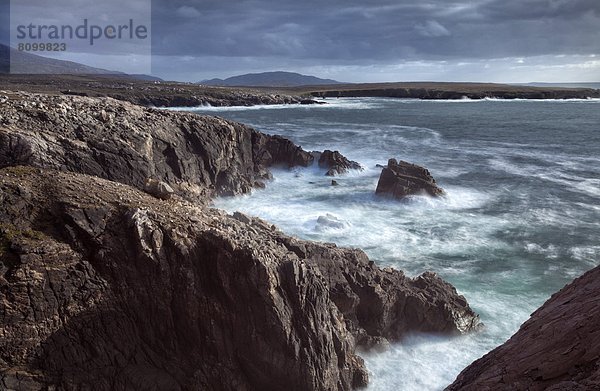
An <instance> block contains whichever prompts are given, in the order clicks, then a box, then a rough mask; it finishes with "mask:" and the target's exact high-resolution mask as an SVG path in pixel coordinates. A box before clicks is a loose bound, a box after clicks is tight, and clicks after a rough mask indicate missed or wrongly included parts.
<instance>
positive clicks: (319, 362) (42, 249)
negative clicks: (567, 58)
mask: <svg viewBox="0 0 600 391" xmlns="http://www.w3.org/2000/svg"><path fill="white" fill-rule="evenodd" d="M0 201H1V202H0V221H2V224H0V382H1V383H0V384H2V387H5V388H7V389H27V390H46V389H94V390H101V391H102V390H132V389H160V390H167V389H168V390H200V389H201V390H217V389H218V390H226V391H227V390H248V391H250V390H281V389H286V390H298V391H304V390H350V389H353V388H359V387H362V386H364V385H365V384H366V382H367V378H368V377H367V373H366V370H365V367H364V364H363V361H362V359H361V358H360V357H359V356H357V354H356V348H357V346H358V345H363V346H367V347H368V346H373V345H380V344H382V343H385V341H386V340H387V339H389V340H397V339H399V338H401V337H402V335H404V334H405V333H407V332H411V331H426V332H443V333H463V332H467V331H469V330H472V329H474V328H476V327H477V325H478V323H479V322H478V318H477V316H476V315H475V314H474V313H473V312H472V311H471V309H470V308H469V306H468V304H467V303H466V301H465V299H464V298H463V297H462V296H459V295H458V294H457V293H456V291H455V290H454V288H453V287H452V286H450V285H449V284H447V283H445V282H444V281H442V280H441V279H440V278H439V277H437V276H435V275H433V274H431V273H426V274H424V275H423V276H421V277H418V278H416V279H413V278H408V277H406V276H405V275H404V274H403V273H402V272H399V271H396V270H393V269H389V268H388V269H380V268H379V267H377V266H376V265H375V264H374V263H373V262H372V261H369V259H368V258H367V256H366V255H365V254H364V253H363V252H362V251H360V250H356V249H343V248H338V247H336V246H335V245H332V244H321V243H312V242H307V241H302V240H298V239H294V238H291V237H288V236H286V235H284V234H283V233H281V232H280V231H278V230H277V229H276V228H275V227H274V226H272V225H270V224H267V223H265V222H263V221H262V220H259V219H256V218H252V217H249V216H245V215H242V214H239V213H237V214H235V215H234V216H228V215H227V214H225V213H224V212H221V211H218V210H215V209H212V208H206V207H202V206H199V204H197V203H190V202H187V201H185V200H183V199H182V198H180V197H178V196H176V195H175V196H173V197H171V199H169V200H167V201H162V200H159V199H156V198H155V197H152V196H150V195H148V194H146V193H144V192H141V191H139V190H137V189H135V188H133V187H131V186H127V185H123V184H120V183H117V182H112V181H107V180H104V179H99V178H95V177H91V176H86V175H81V174H74V173H68V172H57V171H51V170H43V169H37V168H29V167H12V168H5V169H2V170H0Z"/></svg>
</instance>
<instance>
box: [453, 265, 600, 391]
mask: <svg viewBox="0 0 600 391" xmlns="http://www.w3.org/2000/svg"><path fill="white" fill-rule="evenodd" d="M599 297H600V267H596V268H594V269H592V270H591V271H589V272H587V273H585V274H584V275H583V276H581V277H579V278H577V279H576V280H575V281H573V282H572V283H571V284H569V285H567V286H566V287H564V288H563V289H561V290H560V291H559V292H557V293H555V294H554V295H553V296H552V297H551V298H550V299H549V300H548V301H547V302H546V303H545V304H544V305H543V306H541V307H540V308H539V309H538V310H536V311H535V312H534V313H533V314H532V315H531V318H529V320H528V321H527V322H525V323H523V325H522V326H521V328H520V329H519V331H518V332H517V333H516V334H515V335H513V336H512V337H511V338H510V339H509V340H508V341H507V342H505V343H504V344H502V345H500V346H499V347H497V348H496V349H494V350H492V351H491V352H490V353H488V354H486V355H485V356H483V357H482V358H480V359H479V360H477V361H475V362H474V363H472V364H471V365H469V366H468V367H467V368H466V369H465V370H463V371H462V372H461V374H460V375H459V376H458V377H457V379H456V380H455V381H454V383H452V384H451V385H450V386H449V387H448V388H447V389H446V390H448V391H455V390H456V391H458V390H461V391H475V390H477V391H480V390H506V391H508V390H531V391H541V390H549V391H562V390H579V391H584V390H600V327H598V325H600V305H598V298H599Z"/></svg>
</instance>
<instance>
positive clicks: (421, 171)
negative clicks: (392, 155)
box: [375, 159, 444, 200]
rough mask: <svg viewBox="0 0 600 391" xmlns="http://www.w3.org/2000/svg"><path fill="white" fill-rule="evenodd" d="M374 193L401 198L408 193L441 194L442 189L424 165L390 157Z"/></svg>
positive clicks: (408, 194)
mask: <svg viewBox="0 0 600 391" xmlns="http://www.w3.org/2000/svg"><path fill="white" fill-rule="evenodd" d="M375 194H379V195H385V196H390V197H393V198H395V199H399V200H401V199H403V198H405V197H407V196H410V195H418V194H426V195H430V196H433V197H437V196H441V195H443V194H444V191H443V190H442V189H441V188H440V187H438V185H437V184H436V182H435V179H433V176H431V174H430V173H429V170H427V169H426V168H424V167H421V166H418V165H416V164H412V163H408V162H405V161H402V160H401V161H400V162H398V161H396V159H390V160H389V161H388V164H387V167H384V168H383V170H382V171H381V175H380V176H379V181H378V182H377V189H376V190H375Z"/></svg>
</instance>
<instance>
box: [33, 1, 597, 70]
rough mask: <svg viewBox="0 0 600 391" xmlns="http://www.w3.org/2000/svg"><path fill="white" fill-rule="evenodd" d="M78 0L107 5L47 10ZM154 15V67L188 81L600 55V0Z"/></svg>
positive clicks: (175, 8) (263, 4) (204, 6)
mask: <svg viewBox="0 0 600 391" xmlns="http://www.w3.org/2000/svg"><path fill="white" fill-rule="evenodd" d="M23 1H27V2H31V3H35V2H38V1H37V0H23ZM73 1H80V2H81V3H82V4H84V3H85V4H87V5H88V6H89V5H91V4H94V6H95V7H102V4H103V2H99V1H91V0H55V1H53V2H52V3H48V4H46V5H44V6H43V7H44V13H43V15H51V14H52V10H60V7H61V4H67V3H72V2H73ZM148 1H150V0H130V1H129V2H127V4H128V5H129V4H133V3H136V2H137V3H139V4H140V6H143V5H144V4H147V3H148ZM38 3H39V2H38ZM50 4H52V5H50ZM103 12H107V13H109V14H110V15H112V17H118V16H120V12H121V11H120V10H119V9H118V8H117V9H115V8H114V7H113V8H112V9H108V10H105V11H103ZM129 12H130V11H129ZM38 14H40V12H38ZM152 15H153V17H152V46H153V55H154V70H155V73H159V74H160V75H163V76H166V77H170V78H183V79H189V80H193V79H194V78H195V77H206V78H208V77H213V76H219V77H222V76H229V75H231V74H233V73H236V72H244V71H259V70H273V69H287V70H298V71H302V70H311V69H320V70H321V72H323V73H325V74H322V76H327V77H336V74H335V72H336V71H335V70H336V69H337V71H338V72H339V75H342V76H346V75H347V77H348V79H361V78H362V77H363V76H364V73H365V72H366V71H367V70H369V71H370V72H372V74H374V75H375V76H374V77H373V78H374V79H375V78H376V75H379V74H381V75H385V76H386V77H388V76H390V75H391V74H392V73H390V72H392V70H393V69H398V73H397V76H396V78H397V79H398V78H403V79H407V78H408V79H410V78H412V79H414V78H418V77H420V76H421V75H424V76H427V75H431V73H427V72H420V73H419V72H416V70H417V68H415V67H413V66H408V67H405V68H404V69H402V68H401V65H402V64H421V67H423V69H437V68H438V67H439V66H441V67H442V68H443V67H445V69H455V72H456V73H453V74H452V73H451V74H448V73H447V72H442V73H443V76H444V77H447V78H451V77H452V75H457V76H458V75H460V74H461V73H460V70H461V69H463V68H464V67H465V66H464V65H463V66H461V65H459V64H461V63H470V64H483V65H482V67H483V66H485V65H486V64H487V65H488V66H489V67H491V68H494V67H498V66H499V65H498V64H500V63H502V64H505V65H506V67H508V68H510V67H511V66H512V65H511V64H512V63H513V62H515V61H516V59H521V58H525V59H530V58H531V59H533V58H538V59H539V58H544V59H545V60H546V61H554V60H552V59H553V58H556V56H559V55H561V56H563V55H566V56H571V57H572V58H573V59H574V60H575V59H577V61H587V60H584V59H585V58H587V57H585V56H589V55H592V54H598V55H600V29H599V28H598V26H600V1H598V0H528V1H523V0H422V1H412V0H411V1H408V0H374V1H370V2H365V1H364V0H361V1H358V0H328V1H323V0H318V1H317V0H305V1H297V0H293V1H292V0H279V1H267V0H221V1H215V0H152ZM486 61H489V63H486ZM530 63H531V62H530ZM553 63H556V64H559V62H558V61H554V62H553ZM424 64H430V66H426V65H424ZM440 64H441V65H440ZM444 64H445V65H444ZM550 65H552V64H550ZM563 65H564V64H563ZM318 67H321V68H318ZM394 67H396V68H394ZM398 67H400V68H398ZM508 68H507V69H508ZM592 68H593V67H592ZM359 69H360V70H359ZM377 69H385V70H386V71H385V72H377V71H376V70H377ZM407 69H408V70H410V72H411V73H408V71H407ZM473 69H475V68H473ZM482 69H483V68H482ZM486 69H489V68H486ZM536 69H542V68H536ZM585 69H588V68H585ZM352 70H355V71H354V72H355V73H354V74H352V72H353V71H352ZM521 71H522V69H521V70H520V72H521ZM402 72H405V73H402ZM531 72H533V71H532V70H530V73H531ZM570 72H571V74H570V77H572V78H576V76H577V72H579V71H578V70H577V67H573V68H571V70H570ZM498 74H502V75H505V73H504V71H502V72H500V70H499V71H498ZM481 75H482V77H490V76H489V75H490V74H489V73H486V72H483V71H482V73H481ZM433 76H435V75H433ZM599 77H600V75H599V76H598V77H596V78H599Z"/></svg>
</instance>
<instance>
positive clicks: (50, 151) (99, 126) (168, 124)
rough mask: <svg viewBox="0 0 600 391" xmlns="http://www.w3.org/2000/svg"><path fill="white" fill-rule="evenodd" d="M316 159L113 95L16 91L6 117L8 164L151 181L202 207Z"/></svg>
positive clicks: (1, 147)
mask: <svg viewBox="0 0 600 391" xmlns="http://www.w3.org/2000/svg"><path fill="white" fill-rule="evenodd" d="M42 105H43V106H42ZM312 159H313V158H312V156H311V155H310V154H309V153H308V152H305V151H303V150H302V149H301V148H300V147H297V146H296V145H294V144H293V143H292V142H291V141H289V140H287V139H285V138H283V137H280V136H269V135H265V134H262V133H259V132H257V131H255V130H254V129H252V128H249V127H247V126H244V125H241V124H238V123H235V122H231V121H227V120H224V119H220V118H216V117H209V116H199V115H195V114H190V113H176V112H167V111H162V110H156V109H146V108H143V107H140V106H135V105H132V104H130V103H125V102H121V101H117V100H114V99H110V98H84V97H77V96H48V95H37V94H26V93H15V94H13V95H12V96H11V99H10V100H9V101H8V102H7V103H5V104H4V105H3V108H2V112H1V113H0V167H6V166H11V165H16V164H24V165H31V166H36V167H41V168H54V169H60V170H67V171H72V172H80V173H85V174H89V175H94V176H98V177H102V178H106V179H110V180H114V181H118V182H121V183H125V184H128V185H132V186H135V187H137V188H139V189H143V188H144V185H145V181H146V178H149V177H150V178H155V179H156V180H158V181H163V182H166V183H168V184H169V185H170V186H171V187H172V188H173V190H174V192H175V194H178V195H180V196H183V197H185V198H187V199H189V200H194V201H196V202H198V201H200V202H206V201H207V200H209V198H210V197H212V196H214V195H234V194H241V193H247V192H249V191H250V190H251V189H252V187H253V186H263V185H264V184H263V180H265V179H269V177H270V173H269V171H268V167H270V166H274V165H285V166H288V167H292V166H296V165H301V166H307V165H309V164H310V163H312Z"/></svg>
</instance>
